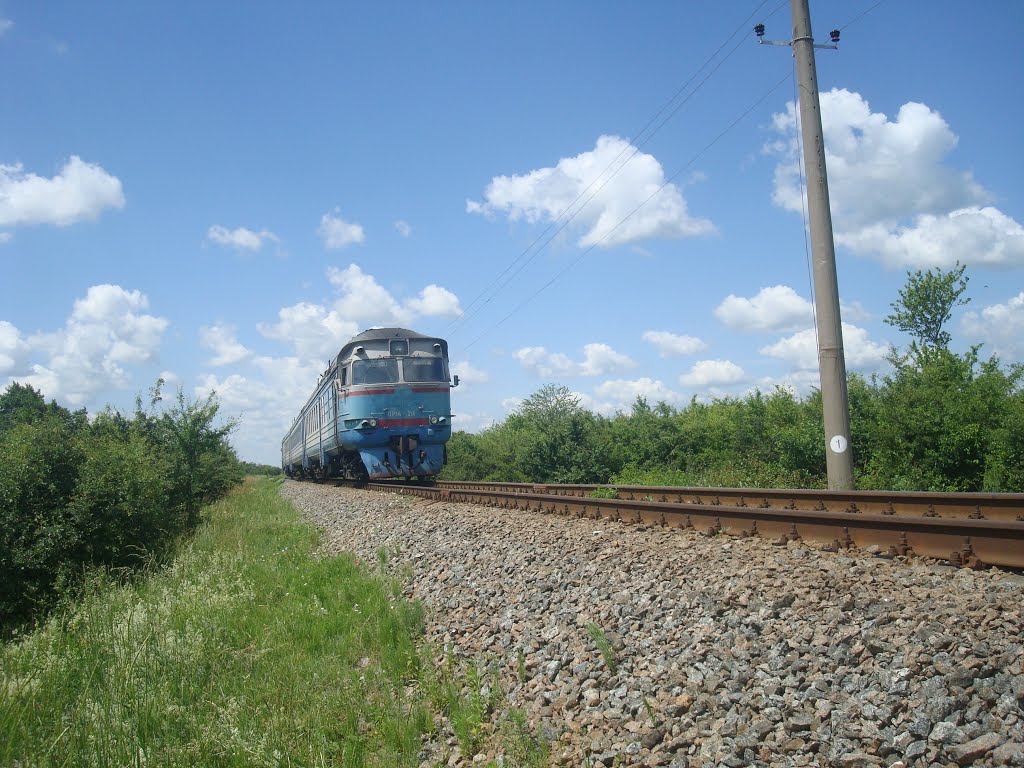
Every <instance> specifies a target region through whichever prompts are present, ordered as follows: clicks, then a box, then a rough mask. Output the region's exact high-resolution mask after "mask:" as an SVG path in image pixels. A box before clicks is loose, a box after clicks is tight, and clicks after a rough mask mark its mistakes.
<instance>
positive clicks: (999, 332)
mask: <svg viewBox="0 0 1024 768" xmlns="http://www.w3.org/2000/svg"><path fill="white" fill-rule="evenodd" d="M960 327H961V329H963V332H964V333H965V334H967V335H968V336H969V337H971V340H972V341H975V342H979V341H980V342H982V343H984V344H985V348H984V350H983V351H982V354H985V353H990V354H994V355H997V356H999V357H1001V358H1003V359H1004V360H1006V361H1007V362H1020V361H1021V360H1022V359H1024V291H1021V292H1020V293H1018V294H1017V295H1016V296H1014V297H1013V298H1011V299H1010V300H1009V301H1007V302H1006V303H1005V304H992V305H990V306H987V307H985V308H984V309H982V310H981V312H980V313H978V312H966V313H965V314H964V315H963V317H962V318H961V319H960Z"/></svg>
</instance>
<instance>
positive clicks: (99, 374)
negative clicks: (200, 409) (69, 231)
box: [0, 285, 168, 407]
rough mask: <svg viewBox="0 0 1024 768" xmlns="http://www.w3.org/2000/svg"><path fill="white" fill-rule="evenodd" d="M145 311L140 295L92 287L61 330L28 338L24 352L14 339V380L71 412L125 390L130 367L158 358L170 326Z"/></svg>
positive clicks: (115, 288)
mask: <svg viewBox="0 0 1024 768" xmlns="http://www.w3.org/2000/svg"><path fill="white" fill-rule="evenodd" d="M148 307H149V300H148V298H147V297H146V296H145V295H144V294H142V293H141V292H140V291H128V290H125V289H124V288H122V287H120V286H118V285H94V286H92V287H91V288H89V290H88V291H87V292H86V295H85V297H84V298H81V299H78V300H76V301H75V303H74V307H73V308H72V311H71V315H70V316H69V317H68V319H67V321H66V322H65V324H64V326H63V327H62V328H60V329H59V330H56V331H52V332H42V333H37V334H33V335H31V336H29V337H28V338H27V339H26V340H25V341H24V344H27V346H28V350H27V351H26V350H25V348H24V347H23V346H21V345H18V344H17V336H15V345H14V346H15V351H16V353H17V354H18V355H19V356H20V357H14V356H12V358H13V359H14V360H15V364H16V368H18V367H20V369H21V372H20V373H19V372H18V371H17V370H16V371H15V373H17V375H18V380H19V381H22V382H24V383H27V384H31V385H32V386H34V387H36V388H37V389H40V390H41V391H42V392H43V393H44V394H45V395H46V396H47V397H50V398H55V399H57V400H59V401H61V402H63V403H67V404H69V405H71V406H73V407H77V406H81V405H85V404H87V403H90V402H91V399H92V398H93V396H95V395H96V394H98V393H100V392H102V391H104V390H106V389H110V388H117V389H120V388H126V387H128V386H129V385H130V383H131V380H132V379H131V368H132V367H135V366H139V365H142V364H145V363H150V362H152V361H154V360H155V359H156V357H157V354H158V352H159V349H160V343H161V340H162V336H163V333H164V331H165V330H166V328H167V325H168V321H167V320H166V319H164V318H162V317H156V316H154V315H150V314H147V313H146V312H145V310H146V309H148ZM8 325H9V324H8ZM6 330H7V331H8V334H7V336H8V337H9V336H10V329H9V328H8V329H6ZM15 333H16V331H15ZM2 343H3V342H0V344H2ZM8 346H10V344H8Z"/></svg>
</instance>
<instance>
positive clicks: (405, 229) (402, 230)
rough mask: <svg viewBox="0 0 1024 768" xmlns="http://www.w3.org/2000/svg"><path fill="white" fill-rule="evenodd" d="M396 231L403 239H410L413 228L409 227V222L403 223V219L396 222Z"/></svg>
mask: <svg viewBox="0 0 1024 768" xmlns="http://www.w3.org/2000/svg"><path fill="white" fill-rule="evenodd" d="M395 230H396V231H397V232H398V234H400V235H401V236H402V237H409V235H411V234H412V227H411V226H410V225H409V222H407V221H402V220H401V219H399V220H398V221H396V222H395Z"/></svg>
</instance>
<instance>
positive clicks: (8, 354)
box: [0, 320, 29, 376]
mask: <svg viewBox="0 0 1024 768" xmlns="http://www.w3.org/2000/svg"><path fill="white" fill-rule="evenodd" d="M28 357H29V346H28V343H27V342H26V341H25V339H24V338H22V335H21V331H19V330H18V329H17V327H15V326H14V325H12V324H11V323H9V322H7V321H6V320H0V376H8V375H10V376H17V375H19V374H20V373H22V372H24V371H25V365H26V363H27V362H28Z"/></svg>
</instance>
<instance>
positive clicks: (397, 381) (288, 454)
mask: <svg viewBox="0 0 1024 768" xmlns="http://www.w3.org/2000/svg"><path fill="white" fill-rule="evenodd" d="M450 382H453V383H450ZM458 384H459V377H458V376H456V377H455V378H454V380H453V379H450V378H449V370H448V343H447V342H446V341H445V340H444V339H438V338H435V337H432V336H424V335H423V334H419V333H415V332H413V331H409V330H406V329H405V328H371V329H370V330H368V331H364V332H363V333H360V334H359V335H358V336H356V337H354V338H353V339H352V340H351V341H349V342H348V343H347V344H346V345H345V346H344V347H342V348H341V352H340V354H339V355H338V357H337V358H336V359H334V360H332V361H331V364H330V366H329V367H328V368H327V370H326V371H324V372H323V374H321V376H320V380H319V381H318V382H317V385H316V389H315V390H314V392H313V394H312V396H310V398H309V400H307V401H306V404H305V405H304V406H303V407H302V410H301V411H300V412H299V415H298V417H297V418H296V419H295V421H294V423H293V424H292V426H291V429H289V430H288V434H287V435H285V437H284V440H282V441H281V466H282V468H283V469H284V471H285V473H286V474H287V475H288V476H289V477H296V478H313V479H316V480H326V479H328V478H332V477H339V478H347V479H353V480H365V479H367V478H386V477H406V478H424V477H430V476H431V475H436V474H437V473H438V472H440V471H441V468H442V467H443V466H444V464H445V463H446V461H447V460H448V455H447V449H446V448H445V443H447V442H448V440H449V439H450V438H451V435H452V427H451V421H452V412H451V388H452V387H455V386H458Z"/></svg>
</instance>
